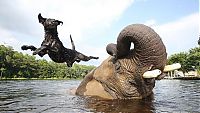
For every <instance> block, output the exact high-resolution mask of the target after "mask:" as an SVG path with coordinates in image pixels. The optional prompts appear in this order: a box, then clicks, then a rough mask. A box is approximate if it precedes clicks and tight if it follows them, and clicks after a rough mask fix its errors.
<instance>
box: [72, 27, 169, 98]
mask: <svg viewBox="0 0 200 113" xmlns="http://www.w3.org/2000/svg"><path fill="white" fill-rule="evenodd" d="M131 43H133V44H134V48H133V49H131ZM106 50H107V52H108V54H110V55H111V56H110V57H108V58H107V59H106V60H104V61H103V62H102V64H101V65H100V66H98V67H97V68H96V69H94V70H92V71H91V72H90V73H89V74H87V75H86V77H85V78H84V80H83V81H82V82H81V84H80V85H79V87H78V88H77V90H76V94H77V95H81V96H89V97H100V98H102V99H142V98H146V97H148V96H150V95H151V94H152V90H153V88H154V86H155V80H156V78H143V76H142V75H143V74H144V73H145V72H147V71H151V70H154V69H159V70H161V72H162V73H161V74H160V76H162V77H163V70H164V66H165V65H166V60H167V53H166V48H165V45H164V44H163V42H162V40H161V38H160V36H159V35H158V34H157V33H156V32H155V31H154V30H153V29H152V28H150V27H148V26H145V25H142V24H132V25H129V26H127V27H125V28H124V29H123V30H122V31H121V32H120V34H119V36H118V38H117V44H113V43H111V44H108V45H107V47H106ZM157 78H159V76H158V77H157Z"/></svg>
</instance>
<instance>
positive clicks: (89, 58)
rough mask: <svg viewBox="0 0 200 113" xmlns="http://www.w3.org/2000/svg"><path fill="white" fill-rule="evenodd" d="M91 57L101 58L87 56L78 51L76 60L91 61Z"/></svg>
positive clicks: (92, 57)
mask: <svg viewBox="0 0 200 113" xmlns="http://www.w3.org/2000/svg"><path fill="white" fill-rule="evenodd" d="M91 59H99V57H94V56H86V55H84V54H82V53H78V55H77V59H76V60H82V61H89V60H91Z"/></svg>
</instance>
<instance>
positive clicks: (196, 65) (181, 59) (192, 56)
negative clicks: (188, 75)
mask: <svg viewBox="0 0 200 113" xmlns="http://www.w3.org/2000/svg"><path fill="white" fill-rule="evenodd" d="M173 63H180V64H181V66H182V67H181V70H182V71H183V72H188V71H194V70H197V71H198V73H199V74H200V47H195V48H192V49H190V50H189V52H180V53H177V54H174V55H171V56H170V57H169V58H168V64H173Z"/></svg>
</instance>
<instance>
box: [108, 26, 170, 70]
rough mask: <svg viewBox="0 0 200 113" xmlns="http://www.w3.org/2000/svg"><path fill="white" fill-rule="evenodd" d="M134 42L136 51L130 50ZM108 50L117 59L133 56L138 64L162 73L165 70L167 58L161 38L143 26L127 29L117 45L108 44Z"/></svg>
mask: <svg viewBox="0 0 200 113" xmlns="http://www.w3.org/2000/svg"><path fill="white" fill-rule="evenodd" d="M132 42H133V44H134V49H131V48H130V47H131V43H132ZM106 50H107V53H108V54H110V55H111V56H116V58H117V59H122V58H126V57H130V56H132V57H133V59H134V60H136V61H137V62H138V63H140V64H142V65H148V66H152V69H160V70H161V71H163V69H164V66H165V62H166V57H167V53H166V49H165V46H164V44H163V42H162V40H161V38H160V36H159V35H158V34H157V33H156V32H155V31H154V30H153V29H151V28H150V27H148V26H145V25H142V24H132V25H129V26H127V27H125V28H124V29H123V30H122V31H121V32H120V34H119V36H118V38H117V44H112V43H111V44H108V45H107V47H106ZM163 59H165V60H163Z"/></svg>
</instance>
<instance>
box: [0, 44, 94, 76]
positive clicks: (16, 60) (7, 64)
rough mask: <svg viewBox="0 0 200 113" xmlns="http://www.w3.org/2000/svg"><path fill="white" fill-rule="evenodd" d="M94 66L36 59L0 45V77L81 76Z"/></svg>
mask: <svg viewBox="0 0 200 113" xmlns="http://www.w3.org/2000/svg"><path fill="white" fill-rule="evenodd" d="M93 68H95V66H85V65H78V64H74V65H73V67H72V68H69V67H67V66H66V64H64V63H55V62H52V61H47V60H44V59H43V60H37V59H36V58H35V57H34V56H31V55H27V54H25V55H24V54H22V53H21V52H17V51H14V50H13V48H12V47H6V46H4V45H0V78H40V79H44V78H59V79H63V78H70V79H71V78H74V79H76V78H83V77H84V76H85V75H86V74H87V73H88V72H89V71H91V70H92V69H93Z"/></svg>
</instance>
